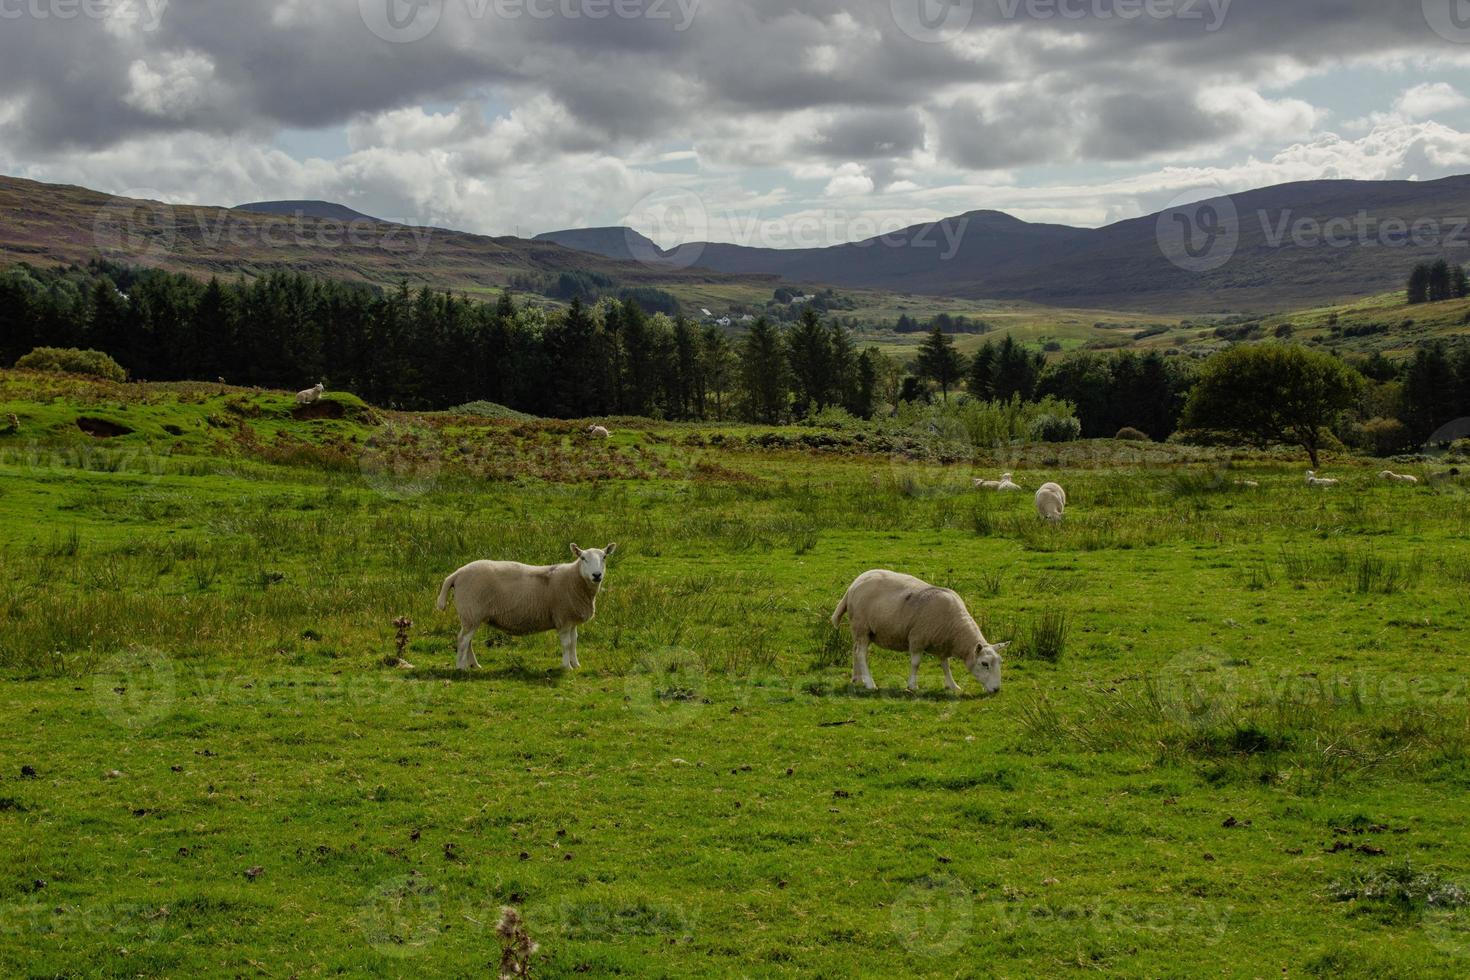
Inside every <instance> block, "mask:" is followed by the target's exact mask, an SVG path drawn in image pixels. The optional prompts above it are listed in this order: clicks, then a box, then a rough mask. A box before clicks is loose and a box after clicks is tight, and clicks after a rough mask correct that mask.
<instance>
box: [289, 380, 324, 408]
mask: <svg viewBox="0 0 1470 980" xmlns="http://www.w3.org/2000/svg"><path fill="white" fill-rule="evenodd" d="M326 390H327V386H326V385H324V384H322V383H320V382H318V383H317V385H316V387H315V388H307V389H306V390H305V391H299V392H297V393H296V404H298V405H315V404H316V403H317V402H319V401H321V400H322V395H323V393H325V392H326Z"/></svg>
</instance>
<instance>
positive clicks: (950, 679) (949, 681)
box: [944, 657, 962, 694]
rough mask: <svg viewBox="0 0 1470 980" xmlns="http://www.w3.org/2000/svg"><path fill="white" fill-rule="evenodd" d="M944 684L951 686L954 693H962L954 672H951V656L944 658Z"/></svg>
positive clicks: (950, 688)
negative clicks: (955, 680)
mask: <svg viewBox="0 0 1470 980" xmlns="http://www.w3.org/2000/svg"><path fill="white" fill-rule="evenodd" d="M944 686H945V687H947V688H949V690H950V692H951V693H953V694H960V693H962V692H961V689H960V686H959V685H958V684H956V683H955V682H954V674H951V673H950V672H949V658H947V657H946V658H945V660H944Z"/></svg>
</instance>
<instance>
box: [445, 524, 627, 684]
mask: <svg viewBox="0 0 1470 980" xmlns="http://www.w3.org/2000/svg"><path fill="white" fill-rule="evenodd" d="M617 550H618V546H617V545H615V544H610V545H608V546H607V548H606V549H604V550H602V551H596V550H592V551H583V550H582V549H581V548H578V547H577V546H576V545H575V544H574V545H572V554H573V555H574V556H575V557H576V559H577V560H576V561H574V562H570V563H568V564H566V565H551V566H541V567H537V566H532V565H522V564H519V563H517V562H510V561H477V562H473V563H472V564H469V565H466V566H465V567H464V568H461V569H460V570H459V571H457V572H455V573H454V574H453V575H451V576H449V577H448V578H447V579H445V580H444V585H443V587H442V588H441V589H440V590H439V611H440V612H443V611H444V609H445V608H447V607H448V605H449V593H450V592H451V591H452V592H453V593H454V606H455V609H456V610H458V612H459V622H460V626H461V627H462V628H461V629H460V631H459V659H458V666H459V669H460V670H471V669H473V668H478V667H479V666H480V661H479V660H477V659H476V658H475V651H474V640H475V632H476V631H477V630H478V629H479V628H480V627H481V626H484V625H486V624H487V623H488V624H489V625H491V626H493V627H495V628H496V629H499V630H503V631H504V632H506V633H509V634H510V635H511V636H530V635H531V634H533V633H548V632H550V631H552V630H556V631H557V633H559V634H560V635H561V664H562V666H563V667H565V668H566V669H567V670H572V669H574V668H576V667H580V666H582V663H581V661H580V660H578V659H577V627H579V626H581V625H583V624H584V623H590V622H591V621H592V618H593V617H594V616H596V615H597V593H598V592H599V591H600V590H601V589H602V580H603V578H604V576H606V574H607V560H608V558H610V557H611V556H612V554H613V552H615V551H617Z"/></svg>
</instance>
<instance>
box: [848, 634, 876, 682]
mask: <svg viewBox="0 0 1470 980" xmlns="http://www.w3.org/2000/svg"><path fill="white" fill-rule="evenodd" d="M870 640H871V637H869V636H868V634H866V633H861V634H855V635H854V636H853V647H852V682H853V684H861V685H862V686H863V687H866V688H867V689H868V690H870V691H876V690H877V689H878V685H877V684H874V683H873V672H872V671H871V670H869V669H868V643H869V641H870Z"/></svg>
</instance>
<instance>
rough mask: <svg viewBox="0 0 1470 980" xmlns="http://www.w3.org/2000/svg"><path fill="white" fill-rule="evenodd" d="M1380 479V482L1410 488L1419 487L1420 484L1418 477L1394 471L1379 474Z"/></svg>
mask: <svg viewBox="0 0 1470 980" xmlns="http://www.w3.org/2000/svg"><path fill="white" fill-rule="evenodd" d="M1378 478H1379V479H1380V480H1387V481H1388V482H1389V483H1403V484H1407V485H1409V486H1417V485H1418V483H1419V478H1418V477H1417V476H1410V475H1409V474H1407V473H1395V472H1393V471H1392V470H1384V471H1383V472H1382V473H1379V474H1378Z"/></svg>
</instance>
